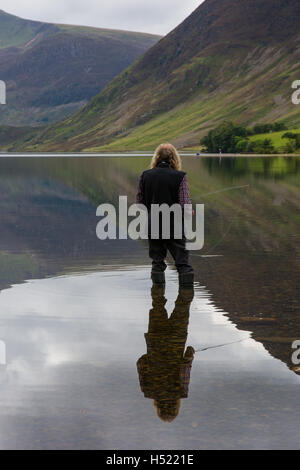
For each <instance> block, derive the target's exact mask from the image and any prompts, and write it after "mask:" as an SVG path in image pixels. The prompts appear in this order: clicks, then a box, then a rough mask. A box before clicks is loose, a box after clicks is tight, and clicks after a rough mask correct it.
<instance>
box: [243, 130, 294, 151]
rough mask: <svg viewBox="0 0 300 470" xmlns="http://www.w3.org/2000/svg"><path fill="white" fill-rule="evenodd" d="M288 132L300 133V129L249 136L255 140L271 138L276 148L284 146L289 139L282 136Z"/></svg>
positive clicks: (251, 139)
mask: <svg viewBox="0 0 300 470" xmlns="http://www.w3.org/2000/svg"><path fill="white" fill-rule="evenodd" d="M286 132H293V133H294V134H300V129H289V130H287V131H280V132H269V133H267V134H257V135H253V136H252V137H249V140H250V141H252V142H253V141H256V140H264V139H271V140H272V143H273V145H274V147H275V149H279V148H280V147H283V146H284V145H285V144H287V142H288V139H283V138H282V136H283V135H284V134H285V133H286Z"/></svg>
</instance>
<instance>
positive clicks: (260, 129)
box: [200, 121, 300, 154]
mask: <svg viewBox="0 0 300 470" xmlns="http://www.w3.org/2000/svg"><path fill="white" fill-rule="evenodd" d="M284 130H287V127H286V124H285V123H283V122H274V123H267V124H256V125H255V126H254V127H252V128H249V127H244V126H241V125H238V124H235V123H233V122H231V121H224V122H222V123H221V124H220V125H219V126H218V127H216V128H215V129H212V130H210V131H209V133H208V134H207V135H206V136H205V137H203V138H202V139H201V141H200V144H201V145H203V146H204V147H205V148H206V150H207V152H209V153H220V152H222V153H254V154H257V153H259V154H272V153H278V151H279V152H283V153H294V152H295V151H296V150H297V149H300V133H299V134H297V133H293V132H286V133H285V134H283V136H282V138H283V139H286V142H285V145H283V147H282V148H280V149H275V146H274V144H273V142H272V139H269V138H262V139H257V140H250V139H249V137H251V136H254V135H259V134H267V133H270V132H279V131H284Z"/></svg>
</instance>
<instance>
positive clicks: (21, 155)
mask: <svg viewBox="0 0 300 470" xmlns="http://www.w3.org/2000/svg"><path fill="white" fill-rule="evenodd" d="M153 153H154V152H150V151H149V152H145V151H142V152H128V153H126V152H109V153H108V152H107V153H106V152H102V153H97V152H95V153H85V152H82V153H80V152H78V153H75V152H74V153H71V152H70V153H68V152H55V153H51V152H36V153H29V152H28V153H25V152H20V153H15V152H0V158H99V157H102V158H126V157H151V156H153ZM179 153H180V155H181V156H182V157H195V158H274V157H275V158H278V157H284V158H287V157H300V154H295V153H290V154H281V153H273V154H242V153H223V154H218V153H199V154H197V153H192V152H179Z"/></svg>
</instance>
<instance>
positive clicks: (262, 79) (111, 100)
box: [28, 0, 300, 151]
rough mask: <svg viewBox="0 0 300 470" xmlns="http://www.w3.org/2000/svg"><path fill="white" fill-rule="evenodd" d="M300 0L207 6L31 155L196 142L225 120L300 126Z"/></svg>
mask: <svg viewBox="0 0 300 470" xmlns="http://www.w3.org/2000/svg"><path fill="white" fill-rule="evenodd" d="M299 16H300V2H299V0H251V1H250V0H206V1H205V2H204V3H202V4H201V5H200V6H199V7H198V8H197V9H196V10H195V11H194V12H193V13H192V14H191V15H190V16H189V17H188V18H187V19H186V20H185V21H184V22H183V23H182V24H180V25H179V26H178V27H177V28H176V29H175V30H173V31H172V32H171V33H170V34H168V35H167V36H166V37H165V38H163V39H162V40H161V41H159V42H158V43H157V44H155V45H154V46H153V47H152V48H151V49H150V50H149V51H147V52H146V53H145V54H144V55H143V56H142V57H141V58H140V59H139V60H138V61H137V62H135V63H134V64H133V65H131V66H130V67H129V68H127V69H126V70H125V71H123V72H122V73H121V74H120V75H119V76H118V77H117V78H115V79H114V80H113V81H112V82H111V83H110V84H109V85H108V86H107V87H106V88H105V89H104V90H103V91H102V92H101V93H100V94H98V95H97V96H96V97H95V98H93V99H92V100H91V101H90V103H89V104H88V105H87V106H85V107H84V108H83V109H81V110H80V111H79V112H77V113H76V114H75V115H74V116H72V117H71V118H69V119H68V120H66V121H65V122H61V123H58V124H57V125H54V126H53V127H50V128H49V129H47V130H46V131H44V132H42V133H41V134H40V135H39V137H38V139H36V140H33V141H32V143H31V145H28V149H31V150H35V149H37V148H38V149H40V148H41V149H44V150H58V149H59V150H89V151H96V150H99V149H102V150H104V149H115V150H118V149H120V150H126V149H141V150H142V149H150V148H153V146H154V145H156V144H157V143H158V142H160V141H163V140H171V141H172V142H173V143H175V144H176V145H178V146H179V147H184V146H189V145H195V144H198V143H199V139H200V137H201V136H202V135H203V134H205V133H206V132H207V130H208V129H209V128H212V127H214V126H215V125H217V124H218V123H219V122H220V121H222V120H224V119H232V120H235V121H238V122H240V123H243V124H247V125H251V124H254V123H256V122H267V121H275V120H283V121H285V122H286V123H287V124H288V125H291V126H293V127H297V126H298V125H299V124H300V113H299V107H297V106H296V105H294V104H292V102H291V95H292V88H291V86H292V82H293V81H294V80H296V79H299V76H300V48H299V39H300V36H299V35H300V26H299V21H298V20H299Z"/></svg>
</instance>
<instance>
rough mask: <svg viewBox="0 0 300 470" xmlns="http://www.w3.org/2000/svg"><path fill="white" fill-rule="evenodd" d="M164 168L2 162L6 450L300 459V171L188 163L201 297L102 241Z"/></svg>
mask: <svg viewBox="0 0 300 470" xmlns="http://www.w3.org/2000/svg"><path fill="white" fill-rule="evenodd" d="M148 164H149V158H144V157H138V156H137V157H133V158H119V159H118V158H114V159H111V160H110V159H108V158H89V159H84V158H74V159H73V158H51V159H47V158H40V159H37V158H35V159H30V158H29V159H26V160H22V159H21V158H19V159H18V158H13V159H11V158H3V159H1V160H0V191H1V200H0V217H1V218H0V220H1V224H0V289H1V291H0V340H2V341H3V343H1V344H2V345H3V344H4V343H5V346H6V365H4V364H2V365H0V415H1V419H0V448H1V449H290V448H291V449H292V448H296V449H299V448H300V431H299V421H300V409H299V390H300V388H299V387H300V365H297V364H294V363H293V361H292V354H293V350H292V343H293V341H295V340H297V339H298V340H300V313H299V210H300V191H299V181H300V180H299V175H300V159H299V158H293V157H290V158H267V159H263V158H250V159H245V158H236V159H224V160H219V159H218V158H215V159H205V158H196V157H185V158H184V169H185V171H186V172H187V173H188V178H189V182H190V189H191V194H192V198H193V201H194V202H195V203H196V202H199V203H204V204H205V246H204V248H203V250H202V251H200V252H192V253H191V260H192V263H193V265H194V267H195V271H196V283H195V290H194V292H192V291H181V292H178V282H177V275H176V271H175V270H174V267H173V265H172V262H171V260H170V263H169V268H168V271H167V287H166V290H165V292H164V291H163V290H160V289H151V287H152V286H151V282H150V279H149V277H150V263H149V259H148V254H147V245H146V244H144V242H134V241H130V240H122V241H106V242H101V241H99V240H98V239H97V238H96V235H95V227H96V224H97V222H98V219H97V218H96V207H97V206H98V204H100V203H103V202H112V203H117V201H118V197H119V195H127V196H128V198H129V202H133V201H134V197H135V192H136V186H137V179H138V176H139V174H140V173H141V172H142V171H143V170H144V169H145V168H146V167H147V166H148ZM190 346H192V347H193V348H194V349H195V350H196V353H195V357H194V360H193V362H192V363H191V361H190V356H189V351H190V350H191V349H190V348H189V347H190Z"/></svg>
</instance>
